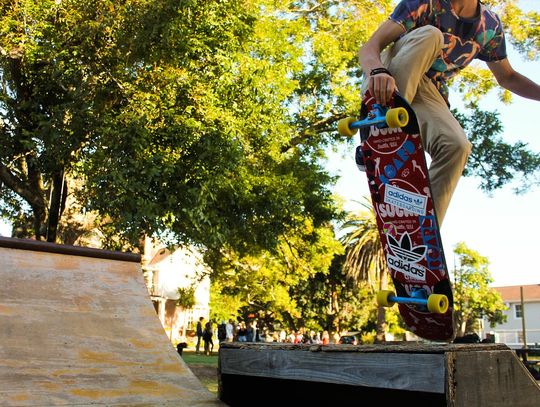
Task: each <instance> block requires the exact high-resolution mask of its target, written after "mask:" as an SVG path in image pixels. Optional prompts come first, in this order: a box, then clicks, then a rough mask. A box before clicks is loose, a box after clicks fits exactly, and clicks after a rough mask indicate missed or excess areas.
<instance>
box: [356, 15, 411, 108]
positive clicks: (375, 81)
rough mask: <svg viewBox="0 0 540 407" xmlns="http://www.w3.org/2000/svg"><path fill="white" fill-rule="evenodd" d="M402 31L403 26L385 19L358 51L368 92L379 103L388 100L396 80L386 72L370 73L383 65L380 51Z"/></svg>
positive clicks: (403, 29) (384, 102)
mask: <svg viewBox="0 0 540 407" xmlns="http://www.w3.org/2000/svg"><path fill="white" fill-rule="evenodd" d="M404 32H405V28H404V27H403V26H402V25H400V24H398V23H396V22H394V21H392V20H387V21H385V22H384V23H382V24H381V26H380V27H379V28H378V29H377V31H375V32H374V33H373V35H372V36H371V38H370V39H369V40H368V41H367V42H366V43H365V44H364V46H363V47H362V48H361V49H360V51H359V53H358V59H359V61H360V65H362V70H363V71H364V73H365V74H366V78H367V80H368V81H369V83H368V89H369V92H370V94H371V95H373V96H374V97H375V100H376V101H377V103H379V104H383V105H384V104H386V102H387V101H388V100H390V98H391V96H392V93H393V92H394V90H395V89H396V82H395V81H394V78H392V76H390V75H388V74H386V73H380V74H377V75H373V76H371V75H370V73H371V71H372V70H373V69H375V68H383V67H384V66H383V64H382V62H381V51H382V50H383V49H384V48H386V46H388V45H389V44H390V43H392V42H394V41H395V40H397V39H398V38H399V36H400V35H401V34H403V33H404Z"/></svg>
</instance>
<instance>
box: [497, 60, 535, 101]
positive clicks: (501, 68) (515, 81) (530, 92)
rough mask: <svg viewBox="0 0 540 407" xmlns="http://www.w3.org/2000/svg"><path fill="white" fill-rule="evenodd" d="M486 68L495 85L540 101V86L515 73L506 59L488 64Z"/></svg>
mask: <svg viewBox="0 0 540 407" xmlns="http://www.w3.org/2000/svg"><path fill="white" fill-rule="evenodd" d="M487 66H488V68H489V69H490V70H491V72H493V75H494V76H495V79H496V80H497V83H498V84H499V85H501V86H502V87H503V88H505V89H508V90H509V91H510V92H512V93H515V94H516V95H519V96H523V97H524V98H528V99H533V100H538V101H540V86H539V85H538V84H537V83H535V82H533V81H532V80H530V79H529V78H527V77H526V76H524V75H522V74H520V73H519V72H517V71H515V70H514V68H512V65H510V62H509V61H508V59H507V58H504V59H502V60H500V61H496V62H488V63H487Z"/></svg>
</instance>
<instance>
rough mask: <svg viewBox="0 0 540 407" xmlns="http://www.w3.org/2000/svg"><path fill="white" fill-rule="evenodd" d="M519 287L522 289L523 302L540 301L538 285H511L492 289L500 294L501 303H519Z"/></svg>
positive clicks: (539, 287)
mask: <svg viewBox="0 0 540 407" xmlns="http://www.w3.org/2000/svg"><path fill="white" fill-rule="evenodd" d="M520 287H523V301H524V302H531V301H540V284H532V285H522V286H521V285H513V286H506V287H493V288H494V289H495V290H497V291H498V292H499V294H501V297H502V299H503V301H505V302H519V301H521V293H520Z"/></svg>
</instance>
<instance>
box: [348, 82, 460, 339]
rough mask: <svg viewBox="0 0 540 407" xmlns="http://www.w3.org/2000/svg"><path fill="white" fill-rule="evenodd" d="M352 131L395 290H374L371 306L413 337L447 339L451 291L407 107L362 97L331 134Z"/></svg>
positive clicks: (426, 177) (418, 143)
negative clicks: (384, 309)
mask: <svg viewBox="0 0 540 407" xmlns="http://www.w3.org/2000/svg"><path fill="white" fill-rule="evenodd" d="M357 129H359V130H360V141H361V145H360V146H359V147H357V151H356V156H357V163H358V164H360V162H362V161H363V164H364V165H365V168H366V173H367V178H368V185H369V191H370V194H371V201H372V204H373V208H374V211H375V215H376V218H377V226H378V228H379V235H380V240H381V244H382V246H383V249H384V253H385V256H386V262H387V266H388V271H389V273H390V275H391V277H392V281H393V282H394V287H395V289H396V293H397V295H396V293H394V292H392V291H380V292H379V293H378V294H377V303H378V304H379V305H381V306H392V305H393V304H394V303H398V306H399V312H400V314H401V316H402V318H403V320H404V322H405V324H406V325H407V327H408V329H409V330H410V331H411V332H413V333H415V334H416V335H418V336H419V337H422V338H425V339H429V340H438V341H451V340H452V339H453V337H454V326H453V295H452V287H451V284H450V280H449V276H448V270H447V267H446V261H445V258H444V253H443V247H442V241H441V236H440V232H439V225H438V222H437V217H436V214H435V209H434V207H433V201H432V198H431V186H430V182H429V175H428V168H427V165H426V159H425V155H424V149H423V147H422V140H421V138H420V131H419V127H418V122H417V119H416V115H415V113H414V111H413V109H412V108H411V107H410V106H409V104H408V103H407V102H406V101H405V99H403V98H402V97H401V96H400V95H399V94H397V93H396V94H394V96H393V98H392V100H391V102H390V103H389V106H388V107H383V106H380V105H378V104H376V103H375V99H374V98H373V97H372V96H371V95H370V94H369V92H368V93H367V94H366V95H365V97H364V100H363V102H362V108H361V111H360V118H359V119H357V118H352V117H349V118H346V119H343V120H340V122H339V123H338V131H339V133H340V134H341V135H344V136H349V137H351V136H353V135H354V134H356V132H357Z"/></svg>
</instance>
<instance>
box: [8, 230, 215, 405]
mask: <svg viewBox="0 0 540 407" xmlns="http://www.w3.org/2000/svg"><path fill="white" fill-rule="evenodd" d="M2 241H5V239H2ZM1 244H2V242H0V245H1ZM55 246H57V245H55ZM95 254H96V252H95V251H94V252H92V253H91V257H86V256H85V255H84V253H83V255H82V256H81V255H80V253H78V254H77V255H70V254H61V253H54V250H53V252H50V251H49V252H44V251H34V250H21V249H15V248H6V247H0V258H1V267H0V360H1V363H0V405H2V406H75V405H76V406H87V405H94V406H95V405H108V406H113V405H114V406H117V405H125V406H155V405H161V406H165V405H171V406H172V405H174V406H217V405H222V406H223V405H224V404H222V403H221V402H219V401H218V400H217V398H216V397H215V396H214V395H213V394H212V393H210V392H209V391H208V390H207V389H206V388H205V387H204V386H203V385H202V384H201V383H200V382H199V381H198V380H197V378H196V377H195V376H194V375H193V373H192V372H191V371H190V370H189V368H188V367H187V366H186V365H185V363H184V362H183V361H182V359H181V358H180V356H179V355H178V354H177V353H176V351H175V350H174V348H173V347H172V345H171V344H170V342H169V340H168V338H167V337H166V335H165V332H164V330H163V328H162V326H161V324H160V322H159V320H158V318H157V315H156V312H155V311H154V307H153V305H152V302H151V300H150V298H149V296H148V293H147V291H146V287H145V284H144V281H143V276H142V273H141V270H140V263H139V262H135V261H122V260H113V259H106V258H99V256H95ZM113 257H114V256H113ZM128 260H129V259H128Z"/></svg>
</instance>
